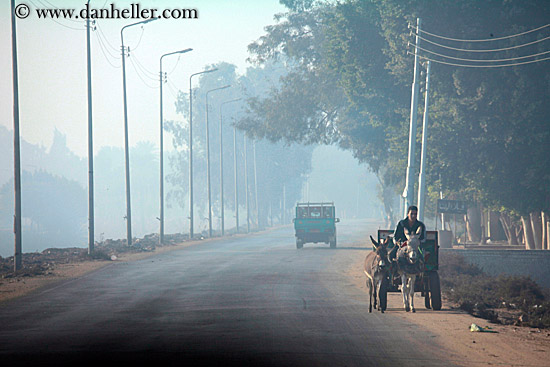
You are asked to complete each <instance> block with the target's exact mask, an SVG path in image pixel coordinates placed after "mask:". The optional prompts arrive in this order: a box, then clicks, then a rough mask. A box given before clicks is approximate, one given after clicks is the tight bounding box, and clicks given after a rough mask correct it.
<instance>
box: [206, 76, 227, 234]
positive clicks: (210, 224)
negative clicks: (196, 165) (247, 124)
mask: <svg viewBox="0 0 550 367" xmlns="http://www.w3.org/2000/svg"><path fill="white" fill-rule="evenodd" d="M229 87H230V85H224V86H223V87H219V88H214V89H211V90H209V91H208V92H206V97H205V99H206V181H207V188H208V237H212V190H211V184H210V128H209V123H208V94H210V93H211V92H214V91H217V90H220V89H225V88H229Z"/></svg>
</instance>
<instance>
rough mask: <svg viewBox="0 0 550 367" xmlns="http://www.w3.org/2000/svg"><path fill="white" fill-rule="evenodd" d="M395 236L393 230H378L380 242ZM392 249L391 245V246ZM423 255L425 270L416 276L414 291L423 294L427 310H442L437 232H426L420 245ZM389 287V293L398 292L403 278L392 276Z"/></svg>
mask: <svg viewBox="0 0 550 367" xmlns="http://www.w3.org/2000/svg"><path fill="white" fill-rule="evenodd" d="M392 235H393V230H385V229H379V230H378V242H379V243H380V242H384V241H385V240H386V238H387V237H388V236H392ZM390 247H391V245H390ZM420 251H421V253H422V255H423V270H422V271H421V272H420V274H418V275H417V276H416V280H415V283H414V291H415V292H421V295H422V296H423V297H424V304H425V306H426V308H427V309H433V310H441V287H440V284H439V274H438V273H437V271H438V269H439V245H438V242H437V231H426V240H425V241H424V243H421V244H420ZM390 278H392V279H390V280H389V282H388V285H387V291H388V292H398V291H399V286H400V285H401V277H399V276H395V277H392V276H391V275H390Z"/></svg>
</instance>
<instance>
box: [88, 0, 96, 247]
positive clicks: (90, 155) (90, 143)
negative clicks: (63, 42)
mask: <svg viewBox="0 0 550 367" xmlns="http://www.w3.org/2000/svg"><path fill="white" fill-rule="evenodd" d="M87 6H88V9H89V7H90V0H88V3H87ZM86 59H87V74H88V254H89V255H91V254H92V253H93V252H94V242H95V239H94V237H95V236H94V140H93V129H92V58H91V47H90V18H89V17H88V18H86Z"/></svg>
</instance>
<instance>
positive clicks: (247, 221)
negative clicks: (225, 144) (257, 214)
mask: <svg viewBox="0 0 550 367" xmlns="http://www.w3.org/2000/svg"><path fill="white" fill-rule="evenodd" d="M244 181H245V188H246V189H245V203H246V233H249V232H250V208H249V204H248V157H247V154H246V134H245V135H244Z"/></svg>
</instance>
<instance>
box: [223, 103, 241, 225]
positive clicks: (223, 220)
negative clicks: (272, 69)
mask: <svg viewBox="0 0 550 367" xmlns="http://www.w3.org/2000/svg"><path fill="white" fill-rule="evenodd" d="M240 100H241V98H237V99H233V100H231V101H226V102H223V103H221V104H220V207H221V208H220V209H221V213H220V214H221V227H222V228H221V229H222V236H224V235H225V217H224V201H223V105H225V104H228V103H232V102H237V101H240Z"/></svg>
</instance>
